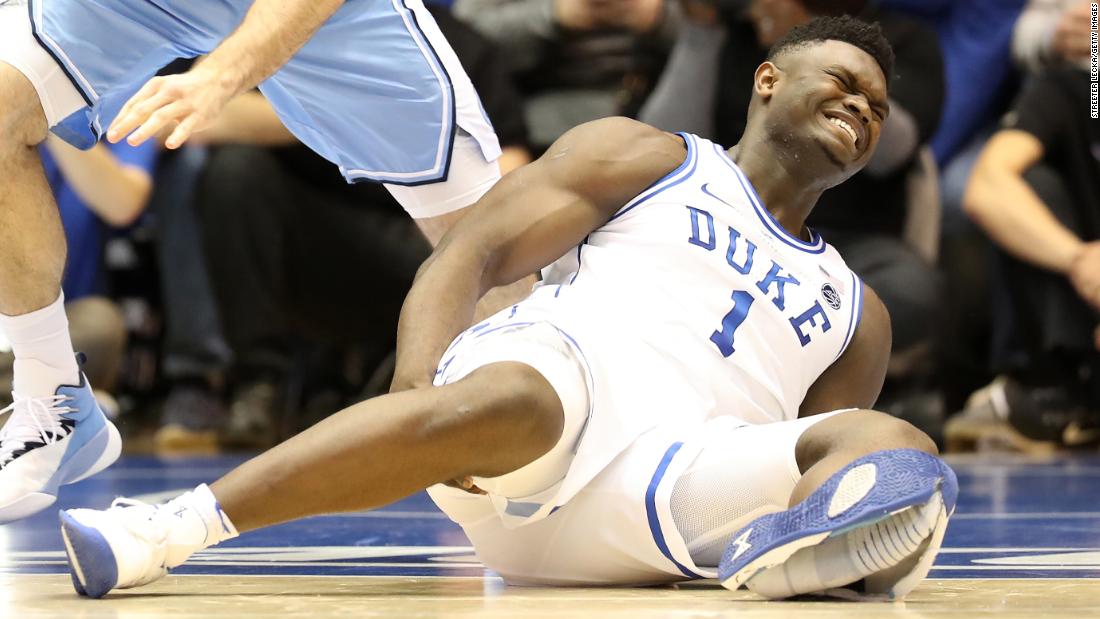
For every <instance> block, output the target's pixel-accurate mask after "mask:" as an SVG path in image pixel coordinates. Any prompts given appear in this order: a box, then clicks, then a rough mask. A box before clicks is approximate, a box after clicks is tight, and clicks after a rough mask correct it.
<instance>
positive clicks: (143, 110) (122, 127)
mask: <svg viewBox="0 0 1100 619" xmlns="http://www.w3.org/2000/svg"><path fill="white" fill-rule="evenodd" d="M176 103H177V101H175V100H174V99H173V98H172V97H170V96H168V95H165V94H159V93H158V94H154V95H153V96H152V98H150V99H147V100H145V101H142V102H140V103H137V104H135V105H134V106H133V107H132V108H130V111H129V113H127V114H126V116H125V117H123V118H120V119H118V121H117V122H118V126H117V127H114V129H113V131H115V132H116V133H117V136H116V137H115V140H116V141H117V140H122V139H123V138H125V137H126V136H128V135H130V134H132V133H133V132H134V131H135V130H136V129H137V128H138V127H141V126H142V125H145V124H146V123H148V122H149V120H150V119H151V118H153V117H154V116H155V115H156V114H159V113H160V112H161V110H164V109H167V108H168V107H170V106H172V105H174V104H176ZM146 137H148V136H146ZM107 139H111V135H110V134H108V136H107ZM144 139H145V138H142V141H144ZM133 143H134V142H131V144H133ZM138 143H140V142H138Z"/></svg>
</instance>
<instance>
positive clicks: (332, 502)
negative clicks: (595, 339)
mask: <svg viewBox="0 0 1100 619" xmlns="http://www.w3.org/2000/svg"><path fill="white" fill-rule="evenodd" d="M562 416H563V413H562V407H561V403H560V401H559V400H558V396H557V394H556V392H555V391H554V390H553V388H552V387H551V386H550V385H549V383H547V381H546V380H545V379H544V378H543V377H542V376H541V375H540V374H539V373H538V372H536V371H535V370H533V369H532V368H530V367H529V366H526V365H523V364H520V363H511V362H505V363H494V364H490V365H487V366H485V367H483V368H481V369H479V370H477V371H475V372H473V373H471V374H470V375H469V376H468V377H466V378H464V379H462V380H459V381H457V382H455V383H453V384H450V385H445V386H442V387H429V388H424V389H418V390H415V391H411V392H403V393H396V394H390V395H386V396H382V397H379V398H375V399H373V400H369V401H367V402H363V403H361V404H359V405H356V406H353V407H351V408H348V409H345V410H343V411H341V412H339V413H337V414H335V415H333V416H332V417H330V418H328V419H326V420H325V421H323V422H321V423H320V424H318V425H316V426H314V427H313V428H310V429H309V430H307V431H305V432H303V433H302V434H299V435H298V436H296V437H294V438H292V439H290V440H289V441H287V442H285V443H283V444H282V445H279V446H277V447H275V448H274V449H272V450H270V451H268V452H267V453H264V454H261V455H260V456H258V457H256V458H254V459H252V460H251V461H249V462H247V463H245V464H244V465H242V466H241V467H238V468H237V469H235V470H234V471H231V472H230V473H229V474H228V475H226V476H225V477H223V478H222V479H221V480H219V481H217V482H216V483H215V484H214V485H213V488H212V489H209V488H207V487H206V486H205V485H204V486H199V487H198V488H196V489H195V490H194V491H193V492H190V493H187V494H185V495H184V496H182V497H180V498H178V499H175V500H173V501H171V502H169V503H166V504H164V505H159V506H151V505H144V504H140V503H136V502H133V501H127V500H124V499H123V500H118V501H115V503H114V504H112V506H111V508H110V509H108V510H103V511H98V510H89V509H77V510H69V511H66V512H62V513H61V526H62V532H63V534H64V538H65V547H66V552H67V554H68V558H69V564H70V566H71V572H72V577H73V583H74V586H75V587H76V589H77V591H78V592H79V593H81V594H82V595H89V596H91V597H100V596H102V595H104V594H106V593H107V592H108V591H110V590H111V589H115V588H126V587H136V586H139V585H143V584H146V583H148V582H151V581H153V580H156V579H157V578H160V577H161V576H163V575H164V574H165V573H166V570H167V569H170V568H172V567H175V566H177V565H179V564H180V563H182V562H183V561H185V560H186V559H187V557H189V556H190V555H191V554H192V553H194V552H196V551H198V550H201V549H203V548H206V547H208V546H211V545H214V544H217V543H219V542H221V541H223V540H226V539H229V538H231V537H235V536H236V535H237V533H238V530H240V531H248V530H251V529H256V528H260V527H262V526H266V525H270V524H275V523H278V522H283V521H287V520H292V519H295V518H301V517H305V516H310V515H316V514H321V513H331V512H339V511H351V510H356V509H369V508H373V507H378V506H381V505H384V504H387V503H390V502H393V501H395V500H398V499H400V498H403V497H405V496H408V495H409V494H412V493H413V492H416V491H418V490H422V489H424V488H426V487H428V486H431V485H434V484H436V483H439V482H442V481H446V480H448V479H452V478H455V477H462V476H470V475H477V476H482V477H496V476H500V475H504V474H506V473H510V472H512V471H515V470H517V469H519V468H521V467H523V466H524V465H526V464H528V463H530V462H533V461H534V460H536V459H537V458H538V457H539V456H541V455H543V454H544V453H546V452H547V451H549V450H550V449H551V448H552V447H554V445H556V444H557V442H558V439H559V438H560V437H561V434H562ZM211 490H212V491H211Z"/></svg>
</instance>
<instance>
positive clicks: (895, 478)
mask: <svg viewBox="0 0 1100 619" xmlns="http://www.w3.org/2000/svg"><path fill="white" fill-rule="evenodd" d="M936 453H937V452H936V448H935V445H934V444H933V443H932V442H931V440H929V439H928V437H927V436H925V435H924V434H923V433H921V432H920V431H918V430H916V429H915V428H913V427H912V426H910V425H909V424H907V423H905V422H902V421H899V420H897V419H894V418H892V417H889V416H887V415H883V414H881V413H876V412H874V411H851V412H847V413H841V414H838V415H836V416H834V417H832V418H829V419H826V420H824V421H822V422H821V423H818V424H816V425H814V426H813V427H812V428H810V429H809V430H807V431H806V432H805V433H804V434H803V435H802V436H801V437H800V438H799V441H798V443H797V446H796V451H795V456H796V459H797V461H798V465H799V468H800V470H802V472H803V476H802V479H801V480H800V481H799V482H798V484H797V485H796V486H795V487H794V489H793V491H792V492H791V497H790V501H789V504H790V508H789V509H787V510H786V511H782V512H779V513H776V514H769V515H766V516H762V517H760V518H757V519H756V520H754V521H752V522H750V523H749V524H748V525H747V526H745V527H744V528H742V529H741V530H739V531H737V532H736V533H734V535H733V536H732V538H731V542H730V545H729V547H728V548H727V551H726V553H725V555H724V556H723V558H722V562H721V565H720V567H719V578H720V579H721V580H722V583H723V585H725V586H727V587H730V588H734V589H736V588H737V587H739V586H741V585H743V584H747V585H748V587H749V588H750V589H752V590H754V591H756V592H758V593H761V594H762V595H765V596H766V597H771V598H782V597H789V596H792V595H798V594H802V593H819V592H825V591H827V590H831V589H834V588H836V587H842V586H845V585H849V584H852V583H855V582H857V581H863V582H864V587H863V591H864V592H868V593H879V594H885V595H887V596H889V597H891V598H900V597H904V596H905V595H906V594H907V593H908V592H909V591H910V590H912V588H913V587H915V586H916V584H917V583H918V582H919V581H920V579H922V578H923V577H924V575H925V574H927V572H928V570H929V569H930V567H931V563H932V560H933V559H934V557H935V555H936V552H937V551H938V549H939V545H940V543H941V541H942V539H943V534H944V531H945V530H946V526H947V519H948V517H949V516H950V514H951V513H952V512H953V511H954V507H955V500H956V497H957V494H958V488H957V482H956V481H955V476H954V473H953V472H952V471H951V469H950V468H948V467H947V465H946V464H944V463H943V461H941V460H940V459H939V458H938V457H936Z"/></svg>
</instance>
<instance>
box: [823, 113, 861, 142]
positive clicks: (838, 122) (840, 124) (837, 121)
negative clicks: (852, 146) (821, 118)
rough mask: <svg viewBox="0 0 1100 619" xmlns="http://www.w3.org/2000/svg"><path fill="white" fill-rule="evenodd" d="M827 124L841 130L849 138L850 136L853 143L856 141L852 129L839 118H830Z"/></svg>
mask: <svg viewBox="0 0 1100 619" xmlns="http://www.w3.org/2000/svg"><path fill="white" fill-rule="evenodd" d="M829 122H831V123H833V124H834V125H836V126H838V127H840V128H841V129H843V130H844V131H845V132H846V133H847V134H848V135H849V136H851V138H852V141H853V142H855V141H856V132H855V131H854V130H853V129H852V126H851V125H849V124H848V123H846V122H844V121H843V120H840V119H839V118H830V119H829Z"/></svg>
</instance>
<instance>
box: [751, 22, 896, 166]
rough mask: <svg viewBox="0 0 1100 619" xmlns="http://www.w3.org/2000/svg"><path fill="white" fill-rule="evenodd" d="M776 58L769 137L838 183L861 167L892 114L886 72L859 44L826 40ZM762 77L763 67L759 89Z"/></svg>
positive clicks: (801, 160) (871, 152) (770, 106)
mask: <svg viewBox="0 0 1100 619" xmlns="http://www.w3.org/2000/svg"><path fill="white" fill-rule="evenodd" d="M773 62H774V65H775V67H776V68H778V69H779V71H780V76H779V78H778V79H777V80H776V81H775V82H774V83H773V84H772V85H771V86H770V95H771V96H770V99H769V101H768V105H767V108H768V109H767V112H766V113H767V120H766V123H767V127H768V133H769V135H770V136H771V137H772V138H775V139H776V141H777V142H778V143H779V144H780V147H781V148H784V149H786V150H789V151H791V154H792V156H793V157H794V158H795V159H797V160H799V161H800V163H802V164H803V165H806V166H809V167H810V169H809V170H808V171H810V172H812V173H814V174H816V175H818V176H820V177H823V178H828V179H830V181H835V182H830V185H835V184H839V183H840V182H842V181H844V180H845V179H847V178H849V177H851V176H852V175H853V174H855V173H856V172H858V171H859V170H861V169H862V168H863V166H864V165H866V164H867V161H868V160H869V159H870V158H871V155H872V154H873V153H874V150H875V146H876V145H877V144H878V139H879V133H880V132H881V131H882V123H883V122H884V121H885V120H886V117H887V116H888V115H889V113H890V104H889V103H888V101H887V84H886V76H884V75H883V73H882V69H881V68H879V66H878V63H877V62H875V59H874V58H873V57H872V56H871V55H870V54H868V53H867V52H865V51H863V50H861V49H859V48H858V47H855V46H854V45H850V44H848V43H844V42H841V41H822V42H819V43H811V44H810V45H807V46H804V47H800V48H796V49H793V50H789V51H787V52H783V53H781V54H780V55H779V56H778V57H777V58H775V59H774V61H773ZM761 69H764V67H761ZM761 77H762V76H761V71H760V70H758V72H757V89H758V92H759V91H760V88H761V86H762V85H761V83H760V82H761ZM764 87H765V89H768V88H769V87H768V86H767V84H765V85H764ZM762 94H764V93H762Z"/></svg>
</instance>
